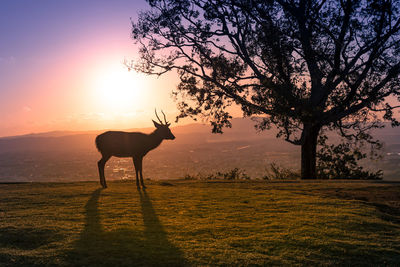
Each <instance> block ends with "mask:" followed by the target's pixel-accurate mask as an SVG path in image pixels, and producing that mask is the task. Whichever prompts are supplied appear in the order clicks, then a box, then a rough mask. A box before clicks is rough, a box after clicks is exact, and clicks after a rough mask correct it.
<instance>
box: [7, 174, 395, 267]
mask: <svg viewBox="0 0 400 267" xmlns="http://www.w3.org/2000/svg"><path fill="white" fill-rule="evenodd" d="M148 186H149V188H148V190H147V191H146V192H142V191H137V190H136V188H135V186H134V184H133V183H126V182H111V183H109V188H107V189H105V190H102V189H100V188H99V185H98V184H97V183H93V182H92V183H90V182H85V183H67V184H62V183H57V184H51V183H44V184H40V183H32V184H9V185H4V184H0V214H1V218H2V219H1V220H0V265H1V266H160V265H162V266H165V265H169V266H181V265H185V266H191V265H193V266H209V265H220V266H245V265H246V266H248V265H252V266H271V265H279V266H282V265H284V266H322V265H323V266H350V265H351V266H361V265H369V266H398V263H399V262H400V227H399V222H400V220H399V219H400V217H399V215H400V212H399V211H400V210H399V207H400V206H399V203H400V202H399V194H400V187H399V185H390V184H385V183H341V182H322V183H320V182H313V183H310V182H304V183H298V182H297V183H293V182H291V183H262V182H251V183H224V182H221V181H218V182H211V183H205V182H201V183H199V182H190V183H189V182H179V181H168V182H162V183H154V182H153V183H148ZM396 196H397V197H396ZM360 199H361V200H360ZM388 205H389V206H388ZM396 205H397V206H396ZM396 207H397V208H396ZM385 208H386V209H385ZM396 212H397V213H396Z"/></svg>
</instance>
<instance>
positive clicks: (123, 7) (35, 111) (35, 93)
mask: <svg viewBox="0 0 400 267" xmlns="http://www.w3.org/2000/svg"><path fill="white" fill-rule="evenodd" d="M146 8H148V6H147V3H146V2H145V1H144V0H140V1H139V0H135V1H133V0H118V1H101V0H96V1H95V0H79V1H78V0H73V1H72V0H68V1H66V0H65V1H54V0H37V1H32V0H2V1H1V6H0V35H1V42H0V121H1V123H0V136H9V135H19V134H27V133H32V132H44V131H54V130H93V129H124V128H125V129H126V128H136V127H147V126H151V119H153V118H154V108H155V107H157V108H159V109H163V110H164V111H165V113H166V114H167V116H168V117H169V120H170V121H174V116H175V115H176V114H177V109H176V104H175V103H174V102H173V100H172V98H171V97H170V94H171V90H172V89H174V88H175V86H176V84H177V83H178V82H177V79H176V76H175V74H173V73H171V74H168V75H165V76H162V77H160V78H156V77H149V76H145V75H142V74H137V73H134V72H132V71H131V72H128V70H127V69H126V67H125V66H123V61H124V59H127V60H131V59H135V58H137V47H136V46H135V45H134V43H133V41H132V40H131V38H130V29H131V25H130V18H132V19H133V20H135V19H136V18H137V14H138V12H139V11H140V10H143V9H146Z"/></svg>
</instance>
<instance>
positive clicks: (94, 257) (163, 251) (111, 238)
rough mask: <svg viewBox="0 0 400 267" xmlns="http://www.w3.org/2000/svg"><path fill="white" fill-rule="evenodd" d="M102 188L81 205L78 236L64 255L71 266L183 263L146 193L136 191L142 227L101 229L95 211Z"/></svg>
mask: <svg viewBox="0 0 400 267" xmlns="http://www.w3.org/2000/svg"><path fill="white" fill-rule="evenodd" d="M101 191H102V189H97V190H95V191H94V192H93V193H92V195H91V197H90V199H89V200H88V202H87V203H86V205H85V210H86V222H85V227H84V229H83V231H82V232H81V235H80V238H79V240H77V241H76V243H75V245H74V248H73V250H72V251H71V252H70V253H68V255H67V262H68V263H69V264H70V265H74V266H159V265H163V266H183V265H185V266H187V264H186V262H185V260H184V258H183V255H182V252H181V251H180V250H179V249H178V248H177V247H175V246H174V245H173V244H171V243H170V242H169V241H168V238H167V234H166V232H165V230H164V228H163V226H162V225H161V223H160V220H159V219H158V216H157V214H156V213H155V211H154V208H153V205H152V202H151V200H150V197H149V196H148V194H147V193H146V192H143V193H142V192H141V191H139V197H140V203H141V208H142V216H143V222H144V226H145V230H144V232H143V231H139V230H135V227H134V226H132V227H128V228H120V229H117V230H113V231H105V230H104V229H103V226H102V224H101V218H100V213H99V208H98V205H99V198H100V195H101Z"/></svg>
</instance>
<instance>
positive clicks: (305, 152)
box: [301, 124, 321, 179]
mask: <svg viewBox="0 0 400 267" xmlns="http://www.w3.org/2000/svg"><path fill="white" fill-rule="evenodd" d="M320 129H321V127H319V126H317V125H313V124H304V130H303V131H304V142H303V144H302V145H301V179H317V173H316V165H317V158H316V156H317V140H318V135H319V131H320Z"/></svg>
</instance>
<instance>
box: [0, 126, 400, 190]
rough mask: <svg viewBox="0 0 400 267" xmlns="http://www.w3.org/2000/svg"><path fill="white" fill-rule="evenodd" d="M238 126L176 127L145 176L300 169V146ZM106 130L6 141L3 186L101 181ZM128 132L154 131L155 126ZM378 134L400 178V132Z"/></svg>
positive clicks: (122, 165) (0, 150) (0, 155)
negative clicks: (100, 138) (99, 142)
mask: <svg viewBox="0 0 400 267" xmlns="http://www.w3.org/2000/svg"><path fill="white" fill-rule="evenodd" d="M232 124H233V127H232V128H231V129H225V130H224V134H212V133H211V127H210V126H209V125H204V124H199V123H194V124H188V125H182V126H175V127H171V129H172V132H173V133H174V135H175V136H176V139H175V140H174V141H165V142H163V144H162V145H161V146H160V147H159V148H157V149H156V150H154V151H152V152H150V153H149V155H148V156H146V158H145V162H144V172H145V176H146V174H147V176H146V177H150V178H153V179H163V178H181V177H183V176H184V175H186V174H196V173H199V172H200V173H213V172H216V171H223V170H228V169H233V168H235V167H239V168H241V169H243V170H245V171H246V172H247V173H248V174H249V175H250V176H252V177H255V178H260V177H261V176H262V175H263V173H264V172H265V168H266V167H267V166H268V164H269V163H271V162H275V163H278V164H280V165H285V166H288V167H292V168H299V164H300V155H299V147H298V146H294V145H291V144H289V143H287V142H285V141H283V140H282V139H277V138H276V133H277V131H276V129H272V130H269V131H264V132H257V131H256V130H255V129H254V122H253V121H251V120H250V119H239V118H237V119H233V123H232ZM104 131H105V130H101V131H100V130H99V131H85V132H79V131H55V132H46V133H36V134H27V135H20V136H11V137H3V138H0V182H1V181H69V180H93V179H97V169H96V161H97V160H98V158H99V154H98V152H97V151H96V148H95V145H94V139H95V137H96V135H98V134H100V133H101V132H104ZM126 131H138V132H146V133H149V132H151V131H153V128H141V129H128V130H126ZM374 135H375V137H377V138H378V139H380V140H382V141H383V142H384V143H385V153H390V155H389V154H388V156H387V159H385V161H382V162H378V163H376V166H375V167H376V168H381V166H382V168H384V169H385V168H388V170H387V171H386V172H385V174H386V173H388V175H386V176H387V177H389V179H397V178H396V177H398V178H399V179H400V176H399V175H400V171H399V174H398V173H397V172H396V171H395V172H394V171H393V170H392V169H393V166H396V164H400V154H399V155H398V161H397V153H400V131H399V129H396V128H391V127H386V128H384V129H378V130H374ZM388 162H389V163H390V164H389V163H388ZM388 164H389V165H388ZM393 164H394V165H393ZM108 165H109V166H108V176H111V177H113V178H114V179H118V177H119V176H121V175H119V174H118V173H116V171H115V170H117V169H118V168H119V169H122V170H123V173H124V174H123V175H125V176H127V174H126V173H128V174H129V172H130V171H131V170H132V166H131V161H130V160H125V159H122V160H121V159H113V160H111V161H110V163H109V164H108ZM386 165H387V166H386ZM397 166H400V165H397ZM375 167H374V168H375ZM397 169H399V168H397ZM106 173H107V170H106ZM114 174H115V175H114ZM113 175H114V176H113ZM129 175H130V174H129ZM129 175H128V176H129Z"/></svg>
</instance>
